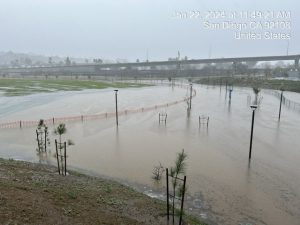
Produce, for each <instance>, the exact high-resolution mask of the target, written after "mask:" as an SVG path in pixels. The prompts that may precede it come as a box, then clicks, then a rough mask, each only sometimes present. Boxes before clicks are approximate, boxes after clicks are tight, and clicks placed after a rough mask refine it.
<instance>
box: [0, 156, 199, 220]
mask: <svg viewBox="0 0 300 225" xmlns="http://www.w3.org/2000/svg"><path fill="white" fill-rule="evenodd" d="M189 220H190V222H187V223H186V224H200V223H198V222H196V221H194V220H193V219H192V218H189ZM0 224H3V225H4V224H5V225H15V224H22V225H25V224H43V225H48V224H49V225H50V224H51V225H53V224H64V225H66V224H72V225H74V224H82V225H90V224H91V225H92V224H107V225H108V224H111V225H135V224H136V225H137V224H149V225H154V224H155V225H159V224H164V225H165V224H167V223H166V216H165V206H164V204H163V202H161V201H159V200H156V199H153V198H150V197H148V196H146V195H143V194H141V193H138V192H136V191H134V190H133V189H131V188H128V187H125V186H123V185H121V184H119V183H116V182H114V181H109V180H104V179H102V178H98V177H91V176H87V175H83V174H79V173H77V172H72V171H71V172H70V174H69V175H68V176H66V177H63V176H60V175H58V173H57V172H56V168H55V167H52V166H47V165H41V164H32V163H28V162H21V161H14V160H3V159H0Z"/></svg>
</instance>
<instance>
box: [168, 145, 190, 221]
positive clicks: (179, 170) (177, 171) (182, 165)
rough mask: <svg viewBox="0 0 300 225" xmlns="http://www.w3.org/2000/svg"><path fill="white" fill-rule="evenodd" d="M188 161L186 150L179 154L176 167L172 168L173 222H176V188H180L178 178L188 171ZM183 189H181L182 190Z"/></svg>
mask: <svg viewBox="0 0 300 225" xmlns="http://www.w3.org/2000/svg"><path fill="white" fill-rule="evenodd" d="M186 159H187V154H186V153H184V149H182V151H181V152H180V153H178V154H177V158H176V160H175V166H174V167H171V176H172V177H173V179H172V186H173V199H172V206H173V221H174V211H175V210H174V208H175V196H176V188H177V186H178V183H177V178H178V176H179V175H184V174H185V171H186V162H185V161H186ZM182 188H183V187H180V189H181V190H182Z"/></svg>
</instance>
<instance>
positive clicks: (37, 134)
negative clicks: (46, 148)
mask: <svg viewBox="0 0 300 225" xmlns="http://www.w3.org/2000/svg"><path fill="white" fill-rule="evenodd" d="M35 131H36V139H37V142H38V147H39V152H40V151H41V148H40V140H39V133H38V131H37V130H35Z"/></svg>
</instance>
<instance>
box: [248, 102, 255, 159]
mask: <svg viewBox="0 0 300 225" xmlns="http://www.w3.org/2000/svg"><path fill="white" fill-rule="evenodd" d="M250 107H251V109H252V124H251V135H250V148H249V159H251V152H252V139H253V127H254V117H255V110H256V108H257V105H251V106H250Z"/></svg>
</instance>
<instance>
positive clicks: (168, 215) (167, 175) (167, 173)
mask: <svg viewBox="0 0 300 225" xmlns="http://www.w3.org/2000/svg"><path fill="white" fill-rule="evenodd" d="M166 179H167V219H168V221H169V220H170V214H169V213H170V205H169V170H168V168H166Z"/></svg>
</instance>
